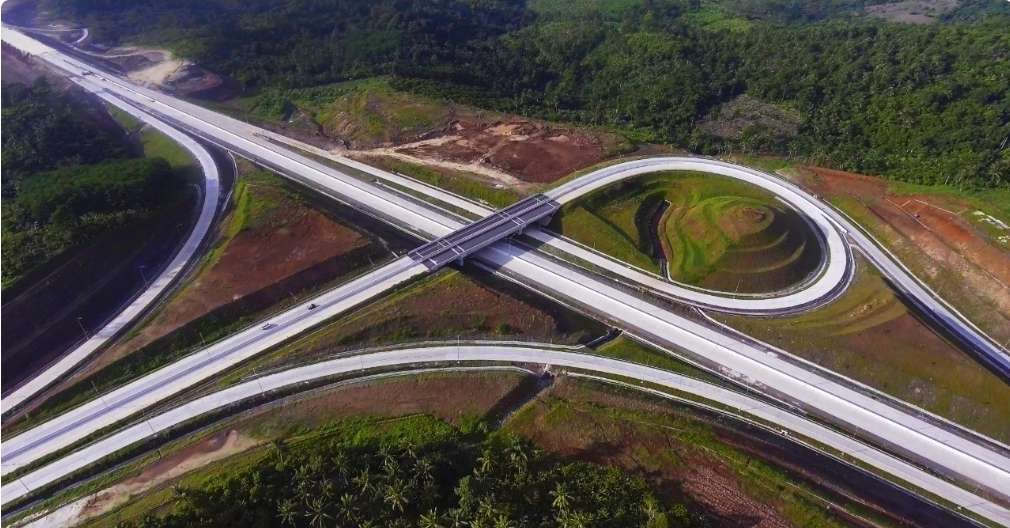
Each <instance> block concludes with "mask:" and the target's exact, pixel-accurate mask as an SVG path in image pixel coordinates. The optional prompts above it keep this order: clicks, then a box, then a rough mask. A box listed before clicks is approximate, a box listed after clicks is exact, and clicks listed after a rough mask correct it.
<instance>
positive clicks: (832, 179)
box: [795, 167, 1010, 342]
mask: <svg viewBox="0 0 1010 528" xmlns="http://www.w3.org/2000/svg"><path fill="white" fill-rule="evenodd" d="M795 172H796V173H797V174H796V176H797V179H798V181H800V182H801V183H802V184H804V185H805V186H807V187H808V188H810V189H811V190H813V191H814V192H816V193H819V194H821V195H823V196H825V197H833V196H841V197H847V198H854V199H856V200H859V201H860V202H862V203H863V204H864V205H865V206H866V207H867V208H868V209H869V211H870V212H871V213H872V214H873V215H874V216H875V217H876V218H877V219H878V220H880V228H881V230H882V231H884V234H885V236H886V238H887V239H888V240H889V241H890V242H891V243H892V244H896V245H898V246H899V247H898V248H897V249H899V250H901V251H905V252H909V253H913V254H917V255H920V256H921V258H919V259H917V260H918V261H919V262H920V263H921V265H922V266H923V267H924V271H925V274H926V277H925V278H926V279H927V280H929V279H934V280H935V279H938V278H939V279H942V278H943V276H947V277H956V278H957V281H947V282H946V283H945V285H946V286H947V287H950V288H952V289H956V290H957V292H958V296H959V297H963V298H964V299H969V300H974V302H978V301H982V302H984V303H985V304H987V305H990V306H992V307H993V308H994V309H992V310H987V311H986V313H987V317H988V318H989V319H990V321H989V322H987V323H986V324H985V330H986V331H987V332H989V333H990V334H991V335H992V336H993V337H994V338H996V339H997V340H999V341H1000V342H1005V341H1007V340H1008V339H1010V252H1007V251H1006V250H1005V249H1001V248H1000V247H998V246H997V245H996V241H994V240H991V239H989V238H988V237H987V236H986V235H985V234H983V233H981V232H980V231H979V230H978V229H977V228H976V227H974V226H973V225H972V224H971V223H970V222H969V221H968V220H967V218H968V217H969V215H971V214H972V213H973V212H974V210H975V209H974V208H973V207H972V206H970V205H969V204H967V203H963V202H960V201H958V200H957V199H956V198H953V197H947V196H927V195H895V194H892V193H889V192H888V191H887V186H886V182H885V181H884V180H881V179H879V178H874V177H871V176H865V175H861V174H854V173H849V172H844V171H837V170H830V169H824V168H819V167H807V168H802V169H799V170H797V171H795Z"/></svg>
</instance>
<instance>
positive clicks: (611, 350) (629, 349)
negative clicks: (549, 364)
mask: <svg viewBox="0 0 1010 528" xmlns="http://www.w3.org/2000/svg"><path fill="white" fill-rule="evenodd" d="M596 353H597V354H600V355H603V356H607V357H611V358H614V359H620V360H622V361H630V362H632V363H638V364H640V365H647V366H650V367H656V368H659V369H663V370H667V371H670V372H675V373H677V374H683V375H685V376H688V377H691V378H695V379H700V380H703V381H707V382H709V383H722V380H720V379H719V378H718V377H716V376H714V375H712V374H709V373H708V372H705V371H704V370H702V369H700V368H698V367H695V366H693V365H691V364H689V363H685V362H684V361H681V360H679V359H677V358H676V357H674V356H671V355H670V354H667V353H666V352H661V351H659V350H656V349H654V348H652V347H650V346H648V345H644V344H642V343H639V342H638V341H635V340H634V339H631V338H629V337H625V336H619V337H618V338H617V339H614V340H612V341H609V342H607V343H605V344H604V345H603V346H601V347H599V348H597V349H596Z"/></svg>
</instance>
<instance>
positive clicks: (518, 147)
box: [218, 78, 632, 192]
mask: <svg viewBox="0 0 1010 528" xmlns="http://www.w3.org/2000/svg"><path fill="white" fill-rule="evenodd" d="M218 107H219V108H220V109H222V110H225V111H230V112H232V113H236V114H238V115H240V116H242V117H247V118H252V119H254V120H256V121H258V122H260V124H263V125H264V126H267V127H269V128H272V129H274V130H276V131H277V132H279V133H282V134H285V135H287V136H290V137H292V138H294V139H297V140H301V141H305V142H307V143H311V144H313V145H316V146H318V147H322V148H326V149H330V150H332V151H333V152H335V153H340V154H345V155H353V156H355V157H361V158H364V159H368V158H373V157H379V158H392V159H397V160H400V161H405V162H409V163H415V164H424V165H428V166H430V167H437V168H440V169H446V170H450V171H454V172H457V173H461V174H466V175H469V177H471V178H473V179H474V180H475V181H478V182H482V183H486V184H488V185H489V186H491V187H492V188H508V189H510V190H512V191H518V192H531V191H532V190H535V189H536V188H538V187H539V186H541V185H542V184H545V183H549V182H552V181H554V180H557V179H558V178H561V177H563V176H565V175H567V174H569V173H571V172H572V171H575V170H578V169H581V168H583V167H586V166H589V165H592V164H594V163H598V162H599V161H602V160H603V159H606V158H610V157H613V156H615V155H618V154H620V153H623V152H628V151H630V150H632V145H631V144H630V143H629V142H628V141H627V140H626V139H624V138H623V137H620V136H618V135H615V134H612V133H609V132H604V131H593V130H587V129H585V128H577V127H573V126H568V125H563V124H557V123H548V122H544V121H538V120H531V119H526V118H521V117H517V116H511V115H507V114H499V113H495V112H489V111H485V110H479V109H475V108H472V107H469V106H464V105H459V104H455V103H449V102H445V101H441V100H436V99H431V98H427V97H423V96H419V95H414V94H408V93H405V92H400V91H397V90H395V89H393V88H391V87H390V86H389V84H388V82H387V81H386V79H383V78H376V79H366V80H361V81H351V82H344V83H337V84H331V85H326V86H320V87H315V88H306V89H298V90H267V91H265V92H263V93H260V94H258V95H255V96H251V97H247V98H242V99H237V100H233V101H231V102H228V103H226V104H222V105H218Z"/></svg>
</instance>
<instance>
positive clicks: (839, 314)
mask: <svg viewBox="0 0 1010 528" xmlns="http://www.w3.org/2000/svg"><path fill="white" fill-rule="evenodd" d="M717 317H718V318H720V319H722V320H723V321H725V322H727V323H728V324H730V325H731V326H733V327H734V328H737V329H739V330H741V331H743V332H744V333H746V334H748V335H751V336H754V337H756V338H758V339H761V340H763V341H766V342H768V343H771V344H773V345H776V346H778V347H781V348H782V349H784V350H787V351H789V352H791V353H793V354H796V355H798V356H800V357H803V358H806V359H808V360H811V361H813V362H814V363H817V364H818V365H821V366H823V367H825V368H827V369H829V370H832V371H835V372H838V373H840V374H842V375H845V376H848V377H851V378H854V379H856V380H858V381H861V382H863V383H865V384H867V385H869V386H871V387H874V388H877V389H878V390H881V391H883V392H885V393H888V394H891V395H892V396H895V397H897V398H899V399H901V400H904V401H907V402H910V403H912V404H914V405H917V406H920V407H922V408H924V409H926V410H929V411H931V412H933V413H936V414H938V415H940V416H943V417H945V418H947V419H949V420H952V421H954V422H957V423H960V424H962V425H964V426H966V427H968V428H970V429H974V430H976V431H979V432H981V433H983V434H986V435H989V436H991V437H993V438H995V439H997V440H1000V441H1003V442H1007V441H1010V430H1008V429H1007V427H1006V424H1007V423H1008V420H1010V386H1007V384H1006V383H1005V382H1003V381H1002V380H1001V379H1000V378H998V377H997V376H996V375H994V374H992V373H991V372H989V371H988V370H986V369H985V368H984V367H982V366H981V365H979V364H978V363H977V362H976V361H975V360H974V359H973V358H972V357H970V356H968V355H967V354H965V353H964V352H962V351H961V350H959V349H958V348H957V347H955V346H954V345H952V344H950V343H949V342H947V341H946V340H944V339H943V338H942V337H940V336H938V335H937V334H935V333H933V332H932V331H931V330H930V329H929V328H928V327H927V326H925V325H924V324H923V323H922V322H921V321H919V320H918V319H916V317H915V316H914V315H913V314H912V313H911V312H910V311H909V309H908V308H907V307H906V306H905V305H904V304H903V303H902V302H901V300H900V299H898V298H897V297H896V296H895V295H894V292H893V291H892V290H891V289H890V288H889V287H888V286H887V284H886V283H885V282H884V281H883V279H882V278H881V277H880V275H879V274H878V273H877V272H876V270H874V269H872V268H871V267H870V266H869V265H868V264H867V263H866V261H865V260H863V259H861V258H857V274H856V278H855V280H854V282H853V284H852V285H851V286H850V287H849V289H848V290H847V291H846V293H845V294H843V295H842V296H841V297H840V298H839V299H837V300H836V301H834V302H832V303H831V304H828V305H827V306H824V307H822V308H819V309H817V310H813V311H810V312H807V313H804V314H802V315H798V316H791V317H781V318H761V319H755V318H748V317H740V316H729V315H719V316H717Z"/></svg>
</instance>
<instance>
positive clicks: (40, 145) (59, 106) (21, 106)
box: [2, 77, 127, 198]
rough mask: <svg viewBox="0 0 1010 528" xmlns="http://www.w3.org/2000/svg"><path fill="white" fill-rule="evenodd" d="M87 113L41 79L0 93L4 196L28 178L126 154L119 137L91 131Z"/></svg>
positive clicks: (10, 86)
mask: <svg viewBox="0 0 1010 528" xmlns="http://www.w3.org/2000/svg"><path fill="white" fill-rule="evenodd" d="M87 112H88V111H87V110H86V109H85V108H84V107H83V106H82V105H80V104H78V103H76V102H75V101H73V100H72V99H71V98H70V97H69V96H67V95H65V94H62V93H60V92H58V91H56V90H54V89H53V88H52V87H51V86H50V85H49V84H48V83H47V82H46V81H45V78H44V77H40V78H39V80H38V81H36V83H35V84H33V85H32V86H24V85H20V84H5V85H4V87H3V131H4V133H3V151H2V152H3V163H2V165H3V196H4V198H9V197H12V196H14V195H15V194H17V187H18V185H19V183H20V182H21V181H22V180H23V179H24V177H25V176H26V175H28V174H30V173H33V172H38V171H44V170H50V169H55V168H57V167H61V166H67V165H76V164H79V163H95V162H97V161H100V160H103V159H107V158H118V157H123V156H125V155H126V154H127V150H126V143H125V142H124V141H123V137H122V135H123V134H122V133H118V131H115V130H109V129H106V128H101V127H97V126H95V123H94V121H93V120H89V119H88V118H87V115H86V114H87Z"/></svg>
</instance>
